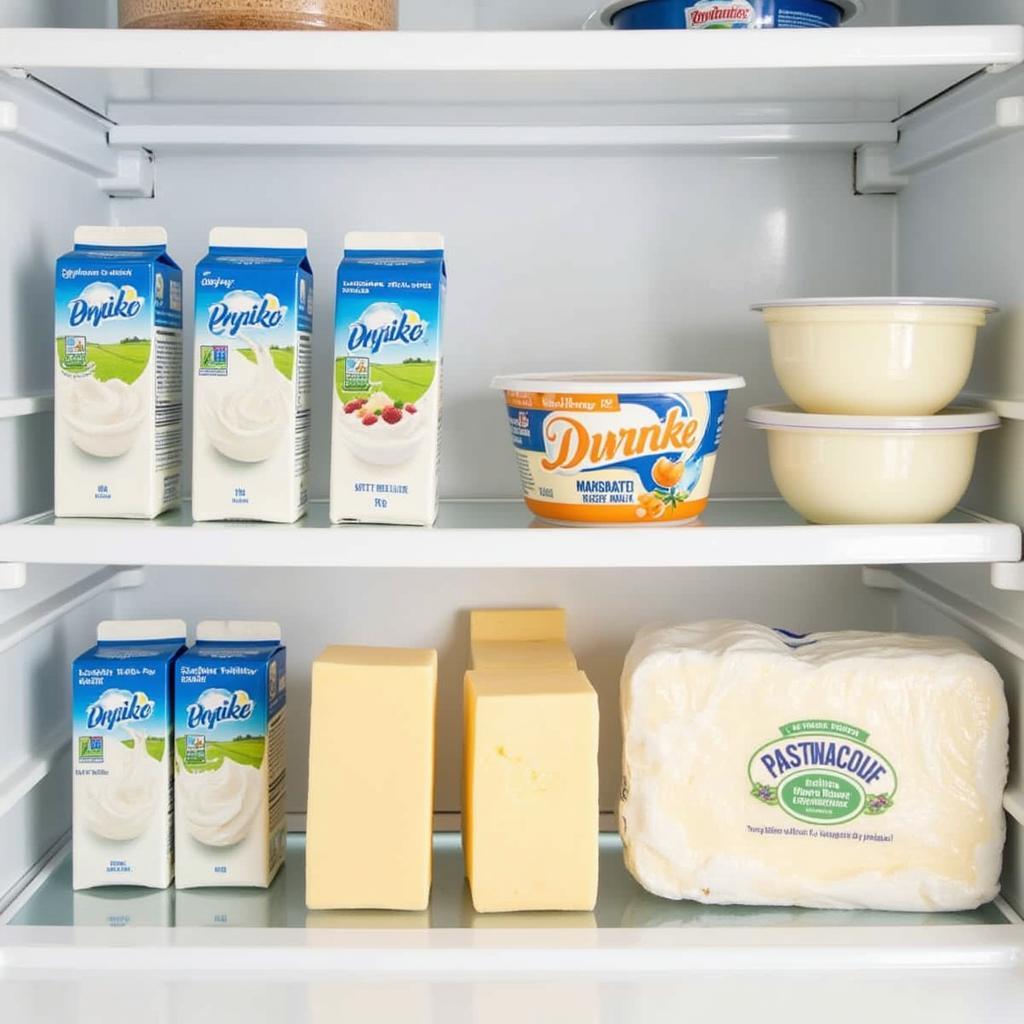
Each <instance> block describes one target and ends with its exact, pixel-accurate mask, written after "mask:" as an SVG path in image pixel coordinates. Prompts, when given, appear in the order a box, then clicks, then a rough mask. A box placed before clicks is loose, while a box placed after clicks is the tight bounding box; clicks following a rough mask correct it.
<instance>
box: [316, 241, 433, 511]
mask: <svg viewBox="0 0 1024 1024" xmlns="http://www.w3.org/2000/svg"><path fill="white" fill-rule="evenodd" d="M445 288H446V272H445V260H444V238H443V237H442V236H441V235H436V234H412V233H408V234H369V233H360V232H357V233H353V234H349V235H348V236H347V237H346V238H345V258H344V259H343V260H342V263H341V267H340V268H339V270H338V296H337V307H336V323H335V379H334V414H333V417H332V421H333V443H332V447H331V521H332V522H335V523H338V522H360V523H407V524H411V525H422V526H429V525H430V524H431V523H433V521H434V519H435V518H436V517H437V460H438V441H439V436H438V435H439V432H440V424H441V333H442V326H443V324H442V321H443V317H444V298H445Z"/></svg>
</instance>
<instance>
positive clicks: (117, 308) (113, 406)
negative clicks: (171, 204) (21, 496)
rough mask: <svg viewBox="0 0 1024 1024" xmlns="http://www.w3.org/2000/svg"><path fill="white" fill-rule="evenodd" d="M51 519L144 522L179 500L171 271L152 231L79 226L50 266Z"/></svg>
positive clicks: (176, 333) (174, 278)
mask: <svg viewBox="0 0 1024 1024" xmlns="http://www.w3.org/2000/svg"><path fill="white" fill-rule="evenodd" d="M54 306H55V317H54V321H55V328H56V340H57V344H56V354H55V355H56V359H55V379H54V410H55V411H54V509H55V511H56V513H57V515H58V516H111V517H115V518H116V517H125V518H138V519H152V518H154V517H155V516H158V515H160V513H161V512H163V511H165V510H166V509H169V508H173V507H175V506H176V505H177V504H178V503H179V501H180V498H181V271H180V270H179V269H178V266H177V264H176V263H175V262H174V261H173V260H172V259H171V258H170V256H168V255H167V232H166V231H165V230H164V229H163V228H109V227H80V228H78V229H77V230H76V231H75V247H74V249H73V250H72V251H71V252H69V253H67V254H65V255H64V256H61V257H60V259H59V260H58V261H57V283H56V290H55V302H54Z"/></svg>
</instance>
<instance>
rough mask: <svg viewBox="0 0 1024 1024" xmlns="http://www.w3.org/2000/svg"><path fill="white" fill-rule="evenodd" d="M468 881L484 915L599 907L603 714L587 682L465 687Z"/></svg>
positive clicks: (515, 681)
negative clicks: (600, 721) (599, 772)
mask: <svg viewBox="0 0 1024 1024" xmlns="http://www.w3.org/2000/svg"><path fill="white" fill-rule="evenodd" d="M465 701H466V706H465V722H466V735H465V748H464V757H465V765H464V771H465V782H466V790H465V791H466V801H465V804H464V807H463V814H464V824H465V836H466V839H467V840H468V842H467V843H466V845H465V855H466V874H467V877H468V879H469V884H470V890H471V893H472V897H473V906H474V907H475V909H476V910H477V912H478V913H495V912H507V911H523V910H575V911H590V910H593V909H594V905H595V903H596V901H597V859H598V779H597V747H598V704H597V694H596V692H595V691H594V688H593V687H592V686H591V685H590V683H589V681H588V680H587V677H586V676H585V675H584V674H583V673H582V672H567V671H536V670H521V669H520V670H514V669H474V670H472V671H470V672H469V673H467V675H466V685H465Z"/></svg>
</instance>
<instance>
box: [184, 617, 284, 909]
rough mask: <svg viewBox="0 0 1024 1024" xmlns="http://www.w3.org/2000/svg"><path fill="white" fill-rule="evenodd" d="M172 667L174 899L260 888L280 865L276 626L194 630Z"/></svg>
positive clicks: (280, 652)
mask: <svg viewBox="0 0 1024 1024" xmlns="http://www.w3.org/2000/svg"><path fill="white" fill-rule="evenodd" d="M196 641H197V642H196V645H195V646H194V647H192V648H191V649H190V650H189V651H188V652H187V653H186V654H184V655H182V657H181V658H180V659H179V660H178V663H177V672H176V675H175V685H174V707H175V737H176V740H175V764H174V800H175V812H174V814H175V856H176V885H177V887H178V888H179V889H191V888H198V887H201V886H213V885H226V886H261V887H266V886H268V885H270V883H271V882H272V881H273V878H274V875H275V874H277V870H278V868H279V867H280V866H281V864H282V862H283V861H284V854H285V841H286V838H287V836H286V824H285V816H284V797H285V789H284V786H285V735H284V729H285V720H284V709H285V695H286V694H285V690H286V680H285V649H284V647H283V646H282V645H281V627H280V626H278V625H277V623H276V622H200V623H199V627H198V629H197V630H196Z"/></svg>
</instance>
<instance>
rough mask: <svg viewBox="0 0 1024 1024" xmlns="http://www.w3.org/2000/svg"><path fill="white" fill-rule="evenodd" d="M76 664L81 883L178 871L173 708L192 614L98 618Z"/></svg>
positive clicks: (76, 828) (75, 821)
mask: <svg viewBox="0 0 1024 1024" xmlns="http://www.w3.org/2000/svg"><path fill="white" fill-rule="evenodd" d="M96 637H97V643H96V646H95V647H92V648H91V649H90V650H88V651H86V652H85V654H83V655H82V656H81V657H79V658H76V659H75V662H74V664H73V665H72V667H71V707H72V728H73V747H72V752H71V756H72V759H73V764H74V774H73V778H72V802H73V813H72V874H73V884H74V888H76V889H90V888H93V887H95V886H100V885H141V886H148V887H150V888H155V889H164V888H166V887H167V886H168V885H170V884H171V879H172V878H173V877H174V849H173V829H172V826H173V822H172V815H173V811H174V799H173V795H174V794H173V784H174V779H173V774H172V767H171V766H172V761H171V745H172V742H173V732H172V730H173V716H172V714H171V707H172V703H171V697H172V686H173V681H174V663H175V660H176V659H177V657H178V655H179V654H181V653H182V652H183V651H184V649H185V623H184V622H182V621H181V620H180V619H167V620H164V621H133V622H129V621H122V622H101V623H100V625H99V628H98V630H97V633H96Z"/></svg>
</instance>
